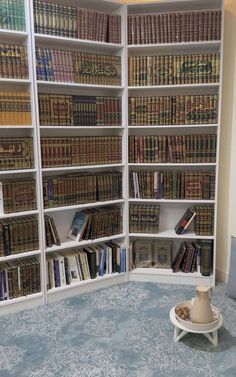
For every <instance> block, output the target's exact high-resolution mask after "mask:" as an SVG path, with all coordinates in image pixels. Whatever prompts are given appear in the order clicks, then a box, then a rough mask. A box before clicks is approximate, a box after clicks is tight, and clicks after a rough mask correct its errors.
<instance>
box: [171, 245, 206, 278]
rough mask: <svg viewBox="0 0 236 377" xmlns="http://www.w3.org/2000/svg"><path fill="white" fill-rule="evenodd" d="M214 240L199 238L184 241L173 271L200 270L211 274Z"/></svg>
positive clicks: (173, 265) (204, 274)
mask: <svg viewBox="0 0 236 377" xmlns="http://www.w3.org/2000/svg"><path fill="white" fill-rule="evenodd" d="M212 255H213V242H212V241H211V240H197V241H186V242H182V243H181V245H180V247H179V249H178V251H177V254H176V256H175V258H174V260H173V263H172V270H173V272H178V271H182V272H188V273H189V272H196V271H197V272H200V273H201V274H202V275H203V276H210V274H211V270H212V263H213V261H212Z"/></svg>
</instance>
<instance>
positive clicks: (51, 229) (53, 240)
mask: <svg viewBox="0 0 236 377" xmlns="http://www.w3.org/2000/svg"><path fill="white" fill-rule="evenodd" d="M44 224H45V241H46V247H52V246H53V245H57V246H60V245H61V241H60V238H59V235H58V232H57V228H56V225H55V222H54V219H53V218H52V217H50V216H47V215H45V216H44Z"/></svg>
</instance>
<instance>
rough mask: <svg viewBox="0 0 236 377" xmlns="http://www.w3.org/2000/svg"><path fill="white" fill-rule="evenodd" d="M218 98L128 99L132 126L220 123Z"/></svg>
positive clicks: (188, 96) (213, 95)
mask: <svg viewBox="0 0 236 377" xmlns="http://www.w3.org/2000/svg"><path fill="white" fill-rule="evenodd" d="M217 102H218V95H216V94H204V95H183V96H158V97H157V96H150V97H129V125H130V126H155V125H156V126H159V125H160V126H161V125H191V124H215V123H217V106H218V103H217Z"/></svg>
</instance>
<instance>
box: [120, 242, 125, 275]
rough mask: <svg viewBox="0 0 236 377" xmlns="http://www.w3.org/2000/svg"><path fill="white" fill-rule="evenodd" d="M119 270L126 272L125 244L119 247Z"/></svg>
mask: <svg viewBox="0 0 236 377" xmlns="http://www.w3.org/2000/svg"><path fill="white" fill-rule="evenodd" d="M120 272H126V249H125V246H121V248H120Z"/></svg>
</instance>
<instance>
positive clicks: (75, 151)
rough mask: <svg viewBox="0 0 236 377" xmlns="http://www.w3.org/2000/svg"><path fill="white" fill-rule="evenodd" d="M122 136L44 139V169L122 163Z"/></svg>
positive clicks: (42, 142)
mask: <svg viewBox="0 0 236 377" xmlns="http://www.w3.org/2000/svg"><path fill="white" fill-rule="evenodd" d="M121 141H122V137H121V136H94V137H91V136H86V137H65V138H63V137H42V138H41V158H42V167H43V168H48V167H57V166H77V165H78V166H79V165H80V166H82V165H98V164H115V163H121V162H122V143H121Z"/></svg>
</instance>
